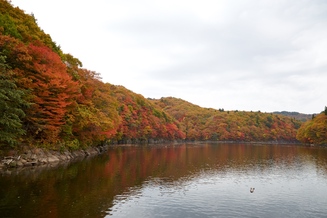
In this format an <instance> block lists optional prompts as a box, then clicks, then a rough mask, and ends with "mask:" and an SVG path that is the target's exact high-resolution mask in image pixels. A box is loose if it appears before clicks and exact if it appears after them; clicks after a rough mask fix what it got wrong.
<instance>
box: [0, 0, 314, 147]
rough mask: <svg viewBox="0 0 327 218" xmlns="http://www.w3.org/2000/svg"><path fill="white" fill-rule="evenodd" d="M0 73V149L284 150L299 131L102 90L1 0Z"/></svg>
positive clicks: (266, 117) (271, 119) (279, 118)
mask: <svg viewBox="0 0 327 218" xmlns="http://www.w3.org/2000/svg"><path fill="white" fill-rule="evenodd" d="M0 70H1V71H0V78H1V81H0V85H1V89H0V147H7V146H12V147H15V146H19V145H30V146H42V147H47V148H51V149H66V148H68V149H79V148H84V147H87V146H96V145H100V144H103V143H108V142H109V143H133V142H134V143H136V142H149V141H150V142H151V141H156V140H184V139H186V140H215V141H216V140H220V141H289V142H291V141H295V140H296V132H297V129H298V128H299V127H300V125H301V121H299V120H296V119H294V118H291V117H286V116H283V115H276V114H270V113H261V112H244V111H224V110H222V109H220V110H215V109H209V108H201V107H199V106H196V105H193V104H191V103H189V102H186V101H183V100H181V99H176V98H171V97H170V98H161V99H159V100H155V99H145V98H144V97H143V96H142V95H139V94H136V93H133V92H132V91H130V90H128V89H126V88H124V87H122V86H116V85H112V84H109V83H104V82H102V81H101V78H100V75H99V74H98V73H96V72H93V71H91V70H88V69H84V68H82V63H81V61H80V60H78V59H77V58H75V57H73V56H72V55H70V54H65V53H63V52H62V50H61V49H60V46H58V45H57V44H56V43H55V42H53V41H52V39H51V37H50V36H49V35H48V34H46V33H44V32H43V30H42V29H40V28H39V27H38V25H37V20H36V19H35V17H34V16H33V15H28V14H25V13H24V11H22V10H20V9H19V8H17V7H16V8H14V7H13V6H12V5H11V3H10V2H8V1H6V0H0ZM112 73H114V72H112ZM316 119H317V120H318V119H320V116H319V117H318V116H317V118H316ZM300 138H301V137H300ZM301 139H302V138H301Z"/></svg>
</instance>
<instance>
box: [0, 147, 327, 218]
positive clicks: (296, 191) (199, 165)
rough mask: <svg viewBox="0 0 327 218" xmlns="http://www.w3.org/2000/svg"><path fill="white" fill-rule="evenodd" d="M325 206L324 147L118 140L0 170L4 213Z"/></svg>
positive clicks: (301, 211)
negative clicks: (57, 159)
mask: <svg viewBox="0 0 327 218" xmlns="http://www.w3.org/2000/svg"><path fill="white" fill-rule="evenodd" d="M251 188H254V191H253V193H251V192H250V189H251ZM326 205H327V149H326V148H323V147H306V146H299V145H265V144H177V145H153V146H116V147H111V148H109V150H108V151H107V152H106V153H104V154H102V155H99V156H96V157H91V158H87V159H84V160H82V161H78V162H74V163H68V164H65V165H60V166H56V167H37V168H29V169H23V170H13V171H11V172H4V173H2V174H1V177H0V217H24V218H29V217H31V218H32V217H33V218H36V217H40V218H41V217H42V218H43V217H79V218H81V217H107V218H108V217H142V218H143V217H185V218H186V217H260V218H261V217H296V218H298V217H326V216H327V206H326Z"/></svg>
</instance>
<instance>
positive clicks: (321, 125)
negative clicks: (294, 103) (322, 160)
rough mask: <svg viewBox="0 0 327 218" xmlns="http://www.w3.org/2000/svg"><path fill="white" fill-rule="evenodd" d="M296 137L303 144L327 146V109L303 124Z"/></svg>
mask: <svg viewBox="0 0 327 218" xmlns="http://www.w3.org/2000/svg"><path fill="white" fill-rule="evenodd" d="M296 137H297V139H298V140H299V141H301V142H303V143H310V144H316V145H327V107H325V111H323V112H321V113H320V114H318V115H315V116H313V118H312V119H311V120H308V121H306V122H305V123H303V125H302V126H301V128H300V129H299V131H298V133H297V136H296Z"/></svg>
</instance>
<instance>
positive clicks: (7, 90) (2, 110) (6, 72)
mask: <svg viewBox="0 0 327 218" xmlns="http://www.w3.org/2000/svg"><path fill="white" fill-rule="evenodd" d="M24 95H25V92H24V91H23V90H19V89H17V86H16V84H15V81H14V80H13V79H12V71H10V68H9V66H8V65H7V64H6V57H5V56H3V55H2V54H0V143H1V144H5V145H10V146H14V145H15V144H16V143H17V141H18V140H19V138H20V137H21V136H22V135H24V134H25V130H24V129H23V128H22V120H21V119H22V118H23V117H24V116H25V113H24V108H26V107H28V105H29V104H28V103H27V102H26V101H25V100H24V99H23V97H24Z"/></svg>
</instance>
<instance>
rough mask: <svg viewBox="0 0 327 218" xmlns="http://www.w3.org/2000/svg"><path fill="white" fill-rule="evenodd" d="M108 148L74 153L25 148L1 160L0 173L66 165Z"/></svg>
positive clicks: (92, 148)
mask: <svg viewBox="0 0 327 218" xmlns="http://www.w3.org/2000/svg"><path fill="white" fill-rule="evenodd" d="M108 147H109V146H108V145H105V146H99V147H90V148H87V149H84V150H76V151H68V150H66V151H54V150H47V149H43V148H25V149H24V150H23V151H20V152H17V151H14V150H12V151H9V152H8V154H7V155H5V156H4V157H2V158H1V160H0V171H2V170H8V169H14V168H22V167H32V166H42V165H44V166H46V165H52V166H54V165H58V164H59V163H66V162H70V161H73V160H77V159H83V158H85V157H88V156H94V155H98V154H101V153H103V152H104V151H106V150H108Z"/></svg>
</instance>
